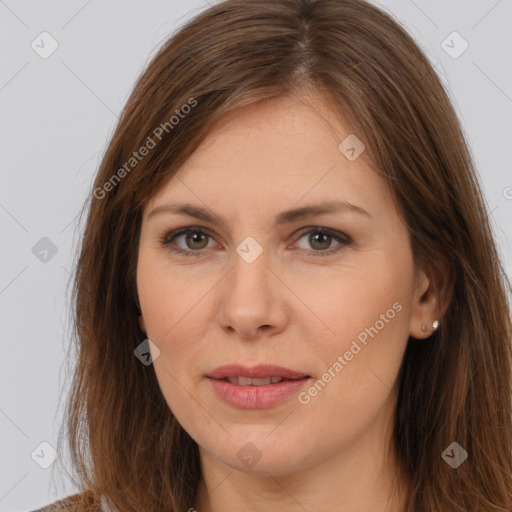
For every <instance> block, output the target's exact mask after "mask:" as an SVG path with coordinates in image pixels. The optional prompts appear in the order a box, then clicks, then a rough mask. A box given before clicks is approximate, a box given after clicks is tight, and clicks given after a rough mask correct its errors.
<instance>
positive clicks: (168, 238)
mask: <svg viewBox="0 0 512 512" xmlns="http://www.w3.org/2000/svg"><path fill="white" fill-rule="evenodd" d="M188 233H190V234H198V235H206V236H208V237H210V238H213V236H212V235H211V233H210V232H209V231H208V230H206V229H204V228H200V227H195V226H191V227H186V228H181V229H177V230H174V231H171V232H169V233H167V234H165V235H164V236H163V237H161V238H160V244H161V245H162V246H164V247H166V248H167V249H168V250H169V251H171V252H172V253H177V254H181V255H183V256H192V257H201V256H203V253H204V250H205V249H197V250H195V251H187V250H185V249H181V248H177V247H175V246H174V247H172V246H171V244H172V243H173V240H174V239H175V238H177V237H178V236H180V235H184V234H188ZM311 233H314V234H327V235H330V236H331V237H332V238H333V239H334V240H336V241H337V242H339V243H340V245H338V246H336V247H334V248H331V249H327V250H325V251H322V250H318V251H315V250H313V249H312V250H311V252H312V253H314V256H311V252H310V253H309V254H308V257H315V256H317V255H318V256H320V257H325V256H331V255H332V254H334V253H337V252H339V251H340V250H341V249H343V248H344V247H346V246H348V245H350V244H351V243H352V240H351V239H350V238H349V237H348V236H346V235H344V234H343V233H339V232H337V231H333V230H331V229H327V228H319V227H309V228H306V229H305V230H304V231H301V233H300V236H299V238H297V241H298V240H300V239H301V238H302V237H303V236H304V235H309V234H311ZM299 252H302V253H307V251H306V250H305V249H299Z"/></svg>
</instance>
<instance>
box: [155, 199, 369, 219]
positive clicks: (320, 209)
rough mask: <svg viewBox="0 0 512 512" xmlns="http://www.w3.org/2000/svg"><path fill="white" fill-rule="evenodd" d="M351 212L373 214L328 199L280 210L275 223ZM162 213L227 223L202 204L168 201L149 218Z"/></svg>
mask: <svg viewBox="0 0 512 512" xmlns="http://www.w3.org/2000/svg"><path fill="white" fill-rule="evenodd" d="M350 212H351V213H357V214H359V215H364V216H366V217H368V218H372V216H371V215H370V214H369V213H368V212H367V211H366V210H364V209H363V208H361V207H360V206H356V205H355V204H352V203H349V202H347V201H327V202H324V203H319V204H312V205H307V206H302V207H301V208H295V209H291V210H285V211H283V212H280V213H278V214H277V215H276V217H275V219H274V223H275V224H276V225H281V224H291V223H292V222H296V221H298V220H301V219H305V218H307V217H313V216H315V215H325V214H329V213H350ZM162 213H175V214H181V215H187V216H189V217H194V218H196V219H200V220H203V221H206V222H210V223H212V224H215V223H218V222H220V223H221V224H224V225H226V224H227V223H226V220H225V219H224V218H222V217H221V216H218V215H215V214H213V213H211V212H210V211H208V210H207V209H206V208H203V207H201V206H195V205H192V204H190V203H183V204H175V203H166V204H163V205H161V206H157V207H156V208H154V209H153V210H152V211H151V212H150V213H149V215H148V220H149V219H150V218H151V217H153V216H154V215H159V214H162Z"/></svg>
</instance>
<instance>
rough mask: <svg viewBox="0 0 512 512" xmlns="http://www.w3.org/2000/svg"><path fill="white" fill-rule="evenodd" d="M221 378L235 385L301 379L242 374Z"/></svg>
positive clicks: (275, 382)
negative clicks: (257, 376) (253, 376)
mask: <svg viewBox="0 0 512 512" xmlns="http://www.w3.org/2000/svg"><path fill="white" fill-rule="evenodd" d="M302 378H309V376H304V377H302ZM217 380H222V381H224V382H229V383H230V384H234V385H235V386H268V385H270V384H279V382H284V381H292V380H301V378H298V379H285V378H284V377H277V376H276V377H259V378H256V377H255V378H251V377H246V376H243V375H238V376H236V377H224V378H223V379H217Z"/></svg>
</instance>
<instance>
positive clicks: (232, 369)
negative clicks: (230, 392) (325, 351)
mask: <svg viewBox="0 0 512 512" xmlns="http://www.w3.org/2000/svg"><path fill="white" fill-rule="evenodd" d="M207 377H209V378H211V379H216V380H225V381H226V382H230V383H231V384H237V385H239V386H262V385H268V384H276V383H278V382H281V381H283V380H297V379H304V378H306V377H309V375H307V374H305V373H302V372H298V371H295V370H291V369H289V368H283V367H282V366H276V365H269V364H266V365H258V366H252V367H247V366H242V365H238V364H231V365H225V366H220V367H219V368H216V369H215V370H213V371H212V372H210V373H209V374H208V375H207Z"/></svg>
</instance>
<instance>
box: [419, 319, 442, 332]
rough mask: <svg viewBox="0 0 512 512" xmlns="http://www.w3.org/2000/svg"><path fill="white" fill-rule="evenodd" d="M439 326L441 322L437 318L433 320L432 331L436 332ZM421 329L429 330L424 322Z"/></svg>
mask: <svg viewBox="0 0 512 512" xmlns="http://www.w3.org/2000/svg"><path fill="white" fill-rule="evenodd" d="M438 327H439V322H438V321H437V320H434V321H433V322H432V332H434V331H435V330H436V329H437V328H438ZM421 330H422V331H423V332H427V331H428V329H427V326H426V325H425V324H423V325H422V326H421Z"/></svg>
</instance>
